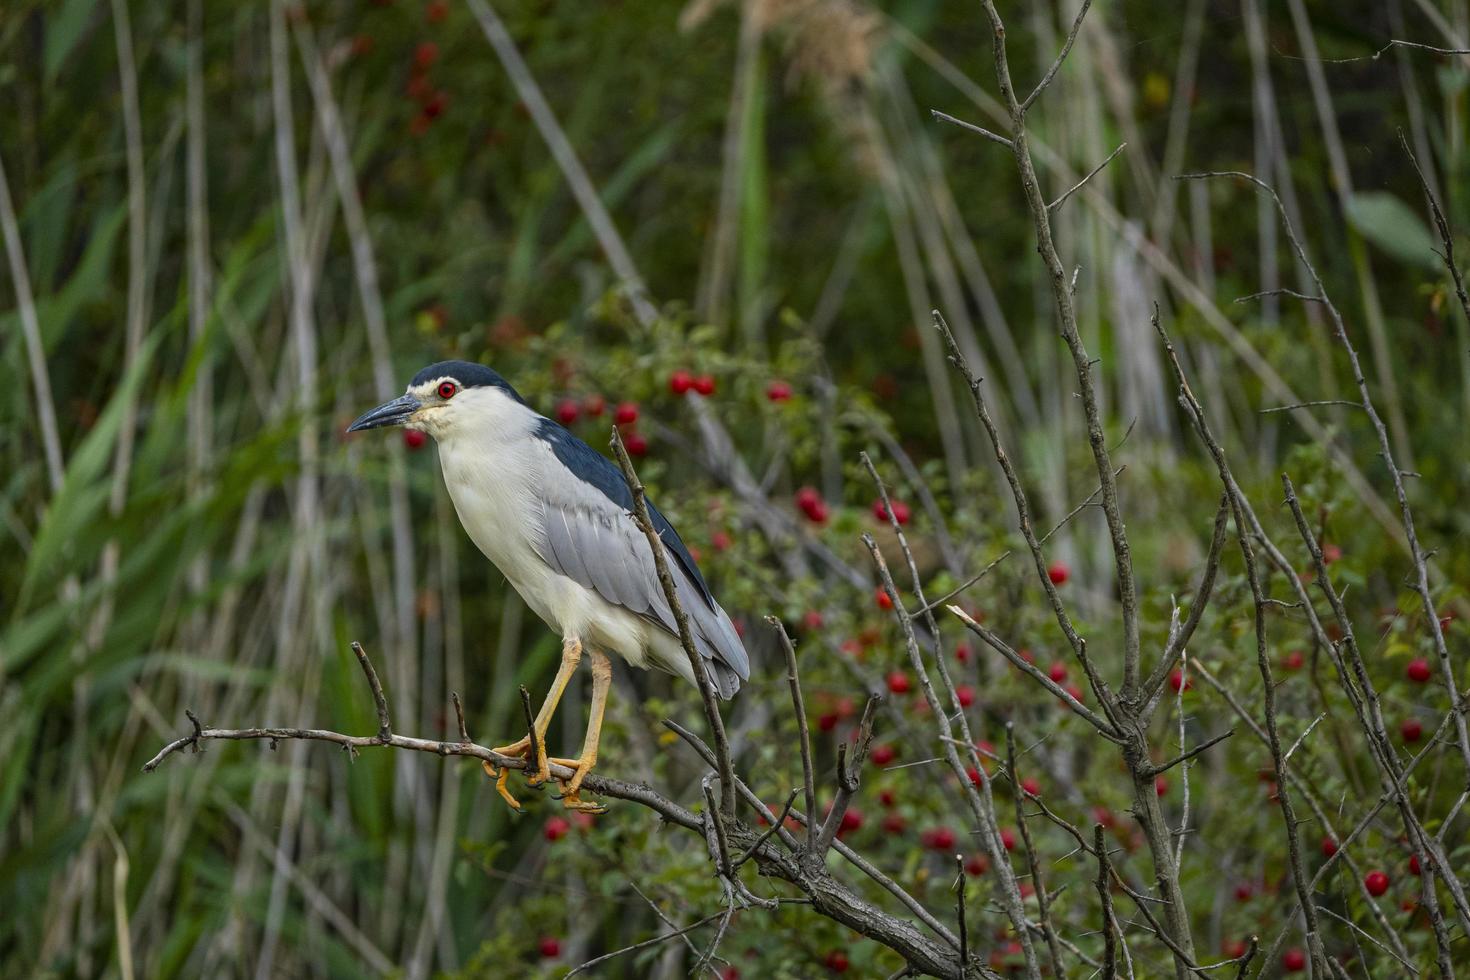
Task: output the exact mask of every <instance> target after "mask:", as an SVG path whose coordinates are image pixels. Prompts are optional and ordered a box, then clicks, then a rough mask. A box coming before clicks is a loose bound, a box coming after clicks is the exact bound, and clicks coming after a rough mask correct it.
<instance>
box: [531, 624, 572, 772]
mask: <svg viewBox="0 0 1470 980" xmlns="http://www.w3.org/2000/svg"><path fill="white" fill-rule="evenodd" d="M581 662H582V641H581V640H578V639H576V638H575V637H572V638H569V639H567V640H565V641H564V642H563V643H562V647H561V666H560V667H558V668H557V671H556V678H555V679H554V680H552V682H551V690H549V691H547V692H546V700H545V701H542V702H541V710H540V711H538V712H536V720H535V721H534V722H532V723H531V733H532V735H534V736H535V739H536V771H535V772H533V773H531V774H529V775H528V776H527V777H526V782H528V783H530V784H531V785H532V786H540V785H541V784H542V783H544V782H546V781H547V780H548V779H550V778H551V770H550V769H548V768H547V758H546V730H547V729H548V728H550V727H551V719H552V716H553V715H555V714H556V706H557V705H558V704H560V703H561V696H562V692H564V691H565V690H566V689H567V684H569V683H571V680H572V675H573V674H575V673H576V672H577V665H578V664H580V663H581Z"/></svg>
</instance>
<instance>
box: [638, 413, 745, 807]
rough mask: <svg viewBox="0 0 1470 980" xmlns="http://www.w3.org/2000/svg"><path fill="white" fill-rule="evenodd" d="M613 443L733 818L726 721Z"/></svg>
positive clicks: (643, 506)
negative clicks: (699, 702) (686, 661)
mask: <svg viewBox="0 0 1470 980" xmlns="http://www.w3.org/2000/svg"><path fill="white" fill-rule="evenodd" d="M611 444H612V450H613V455H615V456H616V457H617V460H618V466H619V468H621V469H622V471H623V479H624V480H626V481H627V483H628V490H629V491H630V492H631V493H632V494H633V518H634V520H636V521H637V522H638V526H639V527H640V528H641V529H642V530H643V534H644V537H646V538H647V539H648V548H649V550H650V551H651V552H653V564H654V567H655V568H656V569H657V571H658V584H659V585H660V586H661V587H662V588H663V592H664V599H665V600H666V601H667V602H668V604H669V609H670V610H671V611H672V612H673V614H674V622H675V624H677V626H678V633H679V644H680V646H682V647H683V648H684V655H685V656H686V657H688V658H689V668H690V670H692V671H693V672H694V682H695V684H696V685H697V686H698V687H699V697H700V699H701V700H702V701H703V702H704V717H705V721H707V722H708V723H709V728H710V737H711V738H712V739H713V741H714V743H715V759H716V761H717V762H718V770H719V774H720V804H721V807H722V809H723V810H724V813H725V817H726V818H727V819H734V816H735V791H734V786H735V774H734V766H733V764H732V763H731V761H730V740H729V738H728V737H727V736H726V735H725V720H724V718H723V717H722V716H721V715H720V704H719V701H718V700H717V698H716V696H715V689H714V685H713V684H712V683H711V682H710V676H709V671H708V670H707V669H706V667H705V665H704V658H703V657H701V656H700V655H699V650H698V649H697V648H696V647H695V646H694V635H693V634H692V633H691V632H690V631H689V616H688V615H687V614H686V613H685V612H684V606H683V605H682V604H681V603H680V601H679V590H678V589H677V588H676V587H675V586H674V579H673V576H672V575H670V574H669V562H668V557H667V556H666V554H665V551H664V543H663V539H662V538H661V537H660V536H659V533H658V531H657V530H656V529H655V528H654V526H653V520H652V519H651V518H650V517H649V516H648V500H647V496H646V494H645V492H644V489H643V484H642V483H641V482H640V481H639V479H638V474H637V473H636V472H635V471H634V469H633V460H632V459H631V458H629V456H628V450H627V449H626V448H625V447H624V446H623V437H622V435H620V434H619V433H618V429H617V426H613V430H612V443H611Z"/></svg>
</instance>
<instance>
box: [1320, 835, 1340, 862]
mask: <svg viewBox="0 0 1470 980" xmlns="http://www.w3.org/2000/svg"><path fill="white" fill-rule="evenodd" d="M1336 853H1337V838H1336V837H1333V836H1331V835H1330V834H1329V835H1328V836H1326V837H1323V838H1322V856H1323V857H1325V858H1330V857H1332V855H1334V854H1336Z"/></svg>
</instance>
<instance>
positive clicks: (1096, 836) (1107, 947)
mask: <svg viewBox="0 0 1470 980" xmlns="http://www.w3.org/2000/svg"><path fill="white" fill-rule="evenodd" d="M1092 851H1093V854H1095V855H1096V856H1097V895H1098V898H1099V899H1101V900H1102V919H1103V924H1102V934H1103V965H1102V980H1115V978H1116V977H1117V976H1118V954H1117V950H1116V941H1115V940H1114V938H1113V934H1114V932H1116V931H1117V923H1116V922H1115V921H1114V920H1113V894H1112V890H1111V886H1110V883H1109V881H1108V848H1107V843H1106V841H1104V840H1103V825H1102V824H1100V823H1099V824H1093V825H1092Z"/></svg>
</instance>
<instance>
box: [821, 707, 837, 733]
mask: <svg viewBox="0 0 1470 980" xmlns="http://www.w3.org/2000/svg"><path fill="white" fill-rule="evenodd" d="M817 727H818V728H820V729H821V730H822V731H824V732H830V731H831V730H832V729H834V728H836V727H837V713H836V712H833V711H829V712H827V713H826V714H825V715H822V716H821V717H820V718H818V719H817Z"/></svg>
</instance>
